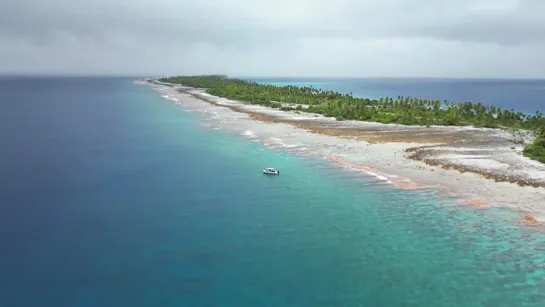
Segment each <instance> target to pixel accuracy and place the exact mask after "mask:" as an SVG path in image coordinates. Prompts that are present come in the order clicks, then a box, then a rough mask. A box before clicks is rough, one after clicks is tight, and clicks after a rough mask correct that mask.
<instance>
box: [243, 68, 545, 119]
mask: <svg viewBox="0 0 545 307" xmlns="http://www.w3.org/2000/svg"><path fill="white" fill-rule="evenodd" d="M248 79H249V80H253V81H256V82H259V83H264V84H273V85H279V86H283V85H296V86H313V87H315V88H321V89H325V90H333V91H336V92H341V93H350V92H351V93H352V94H353V95H354V96H358V97H366V98H372V99H373V98H374V99H378V98H380V97H391V98H397V97H398V96H403V97H415V98H423V99H433V100H440V101H444V100H448V101H451V102H466V101H471V102H475V103H477V102H480V103H482V104H485V105H494V106H497V107H500V108H502V109H506V110H511V109H514V110H517V111H520V112H524V113H529V114H532V115H533V114H535V112H536V111H537V110H539V111H541V112H544V111H545V80H540V79H530V80H524V79H516V80H512V79H425V78H421V79H418V78H417V79H405V78H401V79H396V78H305V79H302V78H256V77H253V78H248Z"/></svg>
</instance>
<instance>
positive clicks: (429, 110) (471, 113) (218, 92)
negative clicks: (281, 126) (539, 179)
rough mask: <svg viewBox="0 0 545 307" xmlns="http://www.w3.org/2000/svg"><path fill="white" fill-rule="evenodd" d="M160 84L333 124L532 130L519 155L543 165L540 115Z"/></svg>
mask: <svg viewBox="0 0 545 307" xmlns="http://www.w3.org/2000/svg"><path fill="white" fill-rule="evenodd" d="M159 81H161V82H167V83H173V84H181V85H184V86H188V87H196V88H206V92H207V93H208V94H210V95H215V96H219V97H225V98H228V99H233V100H238V101H240V102H243V103H247V104H259V105H263V106H268V107H271V108H278V109H282V110H284V111H291V110H295V111H300V112H310V113H317V114H323V115H324V116H327V117H335V118H336V119H337V120H345V119H347V120H362V121H372V122H379V123H385V124H386V123H396V124H402V125H424V126H430V125H441V126H469V125H472V126H475V127H486V128H512V129H526V130H533V131H535V132H536V135H537V138H536V140H535V141H534V143H533V144H532V145H529V146H527V147H526V148H525V150H524V154H525V155H526V156H528V157H530V158H532V159H535V160H539V161H540V162H543V163H545V118H544V117H543V114H542V113H541V112H540V111H539V110H538V111H536V112H535V114H532V115H530V114H525V113H522V112H518V111H515V110H514V109H510V110H505V109H501V108H499V107H496V106H489V105H484V104H482V103H474V102H469V101H467V102H460V103H454V102H450V101H446V100H444V101H440V100H431V99H421V98H414V97H403V96H398V97H395V98H394V97H382V98H380V99H370V98H361V97H354V96H353V95H352V93H346V94H343V93H338V92H334V91H331V90H322V89H318V88H314V87H312V86H303V87H299V86H292V85H286V86H275V85H267V84H259V83H257V82H255V81H249V80H243V79H237V78H228V77H226V76H223V75H205V76H176V77H169V78H162V79H159Z"/></svg>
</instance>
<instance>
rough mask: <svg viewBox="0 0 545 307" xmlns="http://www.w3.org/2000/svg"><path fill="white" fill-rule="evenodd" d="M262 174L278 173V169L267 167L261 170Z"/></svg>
mask: <svg viewBox="0 0 545 307" xmlns="http://www.w3.org/2000/svg"><path fill="white" fill-rule="evenodd" d="M263 174H267V175H280V171H278V170H275V169H274V168H273V167H267V168H266V169H264V170H263Z"/></svg>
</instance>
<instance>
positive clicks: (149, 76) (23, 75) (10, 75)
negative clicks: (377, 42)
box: [0, 73, 545, 80]
mask: <svg viewBox="0 0 545 307" xmlns="http://www.w3.org/2000/svg"><path fill="white" fill-rule="evenodd" d="M207 75H224V76H227V77H229V78H238V79H306V80H312V79H421V80H422V79H428V80H545V77H445V76H327V75H323V76H281V75H235V74H232V75H231V74H210V73H203V74H187V75H183V74H172V75H168V74H156V75H154V74H141V75H140V74H55V73H51V74H49V73H28V74H27V73H0V78H6V77H7V78H13V77H18V78H28V77H30V78H33V77H42V78H137V79H141V78H146V79H156V78H163V77H176V76H207Z"/></svg>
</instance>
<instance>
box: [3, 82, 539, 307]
mask: <svg viewBox="0 0 545 307" xmlns="http://www.w3.org/2000/svg"><path fill="white" fill-rule="evenodd" d="M133 81H134V80H132V79H123V78H49V79H47V78H16V79H10V78H3V79H0V142H1V143H0V144H1V146H0V206H1V207H0V209H1V211H0V306H2V307H34V306H36V307H48V306H51V307H64V306H74V307H75V306H78V307H80V306H81V307H83V306H85V307H91V306H92V307H95V306H100V307H110V306H111V307H114V306H115V307H121V306H127V307H139V306H146V307H149V306H161V307H171V306H179V307H208V306H210V307H213V306H222V307H223V306H229V307H231V306H232V307H245V306H260V307H268V306H271V307H272V306H275V307H276V306H282V307H291V306H309V307H318V306H343V307H352V306H354V307H356V306H456V307H465V306H493V307H496V306H544V305H545V234H542V233H539V232H537V231H535V230H533V228H530V227H524V226H519V225H517V222H518V221H519V219H520V215H517V214H514V213H511V212H508V211H505V210H501V209H498V208H496V209H490V210H485V211H480V210H474V209H472V208H468V207H465V206H459V205H456V204H455V200H453V199H446V198H442V197H440V196H438V195H437V193H436V192H435V191H424V192H418V193H416V192H408V191H403V190H399V189H396V188H393V187H391V186H389V185H387V184H385V183H383V182H381V181H376V180H375V179H373V178H368V177H362V176H361V175H359V174H358V173H355V172H351V171H346V170H340V169H337V168H335V167H333V166H332V165H330V164H328V163H326V162H324V161H321V160H313V159H309V158H304V157H296V156H290V155H288V154H287V153H284V152H282V151H273V150H269V149H267V148H265V147H263V146H261V145H260V144H258V143H255V142H250V141H248V140H246V139H243V138H240V137H238V136H236V135H235V134H234V133H232V132H229V131H221V130H211V129H208V128H206V127H200V126H199V122H200V120H201V117H202V116H203V115H202V114H200V113H191V112H185V110H184V107H183V106H180V105H175V104H173V103H171V102H169V101H167V100H164V99H162V98H161V97H160V96H159V95H158V94H157V93H156V92H154V91H153V90H152V89H151V88H150V87H148V86H142V85H136V84H134V83H133ZM354 92H356V91H355V90H354ZM267 166H274V167H277V168H279V169H280V170H281V171H282V175H281V176H277V177H266V176H264V175H263V174H262V173H261V170H262V169H263V168H264V167H267Z"/></svg>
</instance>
